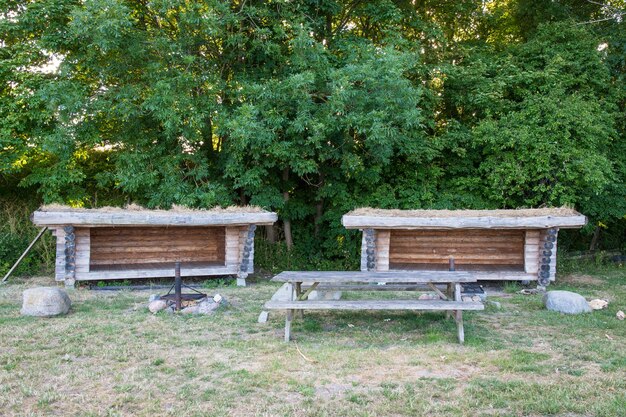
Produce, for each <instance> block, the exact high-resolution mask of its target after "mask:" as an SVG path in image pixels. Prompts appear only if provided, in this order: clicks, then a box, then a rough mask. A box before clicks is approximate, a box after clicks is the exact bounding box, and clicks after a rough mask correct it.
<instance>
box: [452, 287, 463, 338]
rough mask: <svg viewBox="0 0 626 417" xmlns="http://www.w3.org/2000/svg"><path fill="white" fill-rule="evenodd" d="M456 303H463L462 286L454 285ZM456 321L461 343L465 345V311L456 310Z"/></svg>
mask: <svg viewBox="0 0 626 417" xmlns="http://www.w3.org/2000/svg"><path fill="white" fill-rule="evenodd" d="M454 301H462V298H461V284H454ZM454 320H455V321H456V328H457V333H458V336H459V343H460V344H463V343H464V342H465V331H464V330H463V310H456V311H455V312H454Z"/></svg>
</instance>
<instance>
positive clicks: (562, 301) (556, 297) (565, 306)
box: [543, 291, 592, 314]
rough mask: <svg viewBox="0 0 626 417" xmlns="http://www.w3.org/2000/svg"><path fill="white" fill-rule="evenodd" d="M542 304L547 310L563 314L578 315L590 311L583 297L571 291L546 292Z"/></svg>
mask: <svg viewBox="0 0 626 417" xmlns="http://www.w3.org/2000/svg"><path fill="white" fill-rule="evenodd" d="M543 303H544V305H545V306H546V308H547V309H548V310H551V311H558V312H560V313H565V314H580V313H589V312H591V311H592V310H591V307H589V304H588V303H587V300H585V297H583V296H582V295H580V294H576V293H575V292H571V291H548V292H547V293H545V295H544V296H543Z"/></svg>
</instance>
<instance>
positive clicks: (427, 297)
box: [417, 293, 439, 300]
mask: <svg viewBox="0 0 626 417" xmlns="http://www.w3.org/2000/svg"><path fill="white" fill-rule="evenodd" d="M417 299H418V300H438V299H439V296H438V295H437V294H432V293H425V294H421V295H420V296H419V297H418V298H417Z"/></svg>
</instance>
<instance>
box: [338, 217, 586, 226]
mask: <svg viewBox="0 0 626 417" xmlns="http://www.w3.org/2000/svg"><path fill="white" fill-rule="evenodd" d="M341 223H342V224H343V225H344V227H346V228H347V229H363V228H375V229H394V228H403V229H408V228H421V229H423V228H426V229H472V228H476V229H527V228H531V229H535V228H536V229H547V228H551V227H561V228H579V227H581V226H584V225H585V224H587V218H586V217H585V216H582V215H573V216H533V217H515V216H514V214H513V213H512V215H511V216H510V217H488V216H481V217H456V216H455V217H391V216H354V215H344V216H343V217H342V218H341Z"/></svg>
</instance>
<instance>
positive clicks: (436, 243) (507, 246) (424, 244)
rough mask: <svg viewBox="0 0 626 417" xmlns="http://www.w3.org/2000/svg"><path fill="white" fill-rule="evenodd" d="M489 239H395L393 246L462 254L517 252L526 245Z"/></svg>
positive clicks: (520, 240)
mask: <svg viewBox="0 0 626 417" xmlns="http://www.w3.org/2000/svg"><path fill="white" fill-rule="evenodd" d="M487 239H488V238H482V240H481V241H477V242H470V243H467V242H460V241H459V242H453V241H450V242H441V240H440V239H437V238H433V239H430V240H428V241H426V240H424V241H420V242H417V241H414V242H413V241H408V240H404V241H398V240H397V239H394V240H393V244H392V246H393V247H394V248H413V247H418V248H423V249H433V248H441V249H447V248H452V249H457V250H459V251H460V252H462V251H471V250H472V249H476V250H488V249H494V250H495V249H498V250H510V251H517V250H519V248H520V247H521V246H522V245H524V241H523V240H522V239H519V240H518V241H501V242H494V241H490V240H487Z"/></svg>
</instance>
